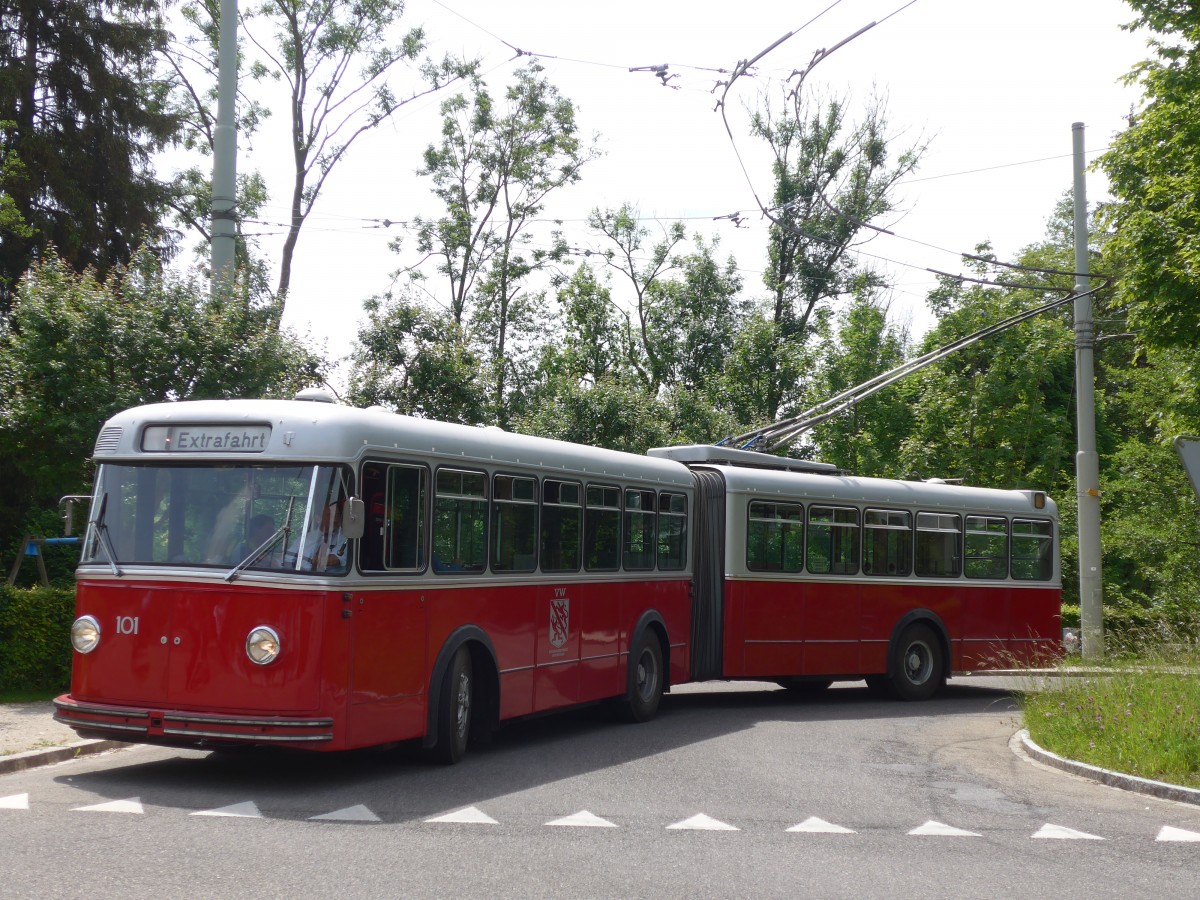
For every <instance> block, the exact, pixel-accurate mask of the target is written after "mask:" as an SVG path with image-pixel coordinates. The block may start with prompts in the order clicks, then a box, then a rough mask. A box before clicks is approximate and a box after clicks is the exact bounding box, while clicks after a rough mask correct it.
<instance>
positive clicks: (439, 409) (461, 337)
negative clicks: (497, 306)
mask: <svg viewBox="0 0 1200 900" xmlns="http://www.w3.org/2000/svg"><path fill="white" fill-rule="evenodd" d="M364 309H365V310H366V313H367V320H366V322H364V323H363V324H362V326H361V327H360V328H359V330H358V340H357V341H356V342H355V346H354V351H353V353H352V354H351V360H352V373H351V377H350V383H351V385H352V387H351V389H350V395H349V398H348V399H349V401H350V402H351V403H352V404H354V405H355V406H376V405H378V406H386V407H388V408H390V409H393V410H395V411H396V412H398V413H403V414H404V415H410V416H419V417H421V418H430V419H439V420H442V421H446V422H461V423H463V424H464V425H474V424H478V423H480V422H484V421H486V419H485V409H486V405H487V398H486V384H485V378H484V372H483V368H482V365H481V361H480V359H479V357H478V356H477V355H476V353H475V352H474V350H472V348H471V345H470V341H469V340H468V339H467V335H466V332H465V331H464V330H463V328H462V327H461V326H460V325H458V324H457V323H456V322H455V321H454V320H453V319H452V318H451V316H450V315H449V314H448V313H445V312H440V311H433V310H430V309H429V308H428V307H427V306H426V305H425V304H423V303H421V302H420V301H419V300H417V299H414V298H413V297H411V296H399V297H397V296H394V295H390V294H388V295H384V296H381V297H373V298H371V299H370V300H368V301H367V302H366V303H365V304H364Z"/></svg>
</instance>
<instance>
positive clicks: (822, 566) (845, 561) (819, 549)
mask: <svg viewBox="0 0 1200 900" xmlns="http://www.w3.org/2000/svg"><path fill="white" fill-rule="evenodd" d="M808 571H809V572H811V573H812V574H814V575H857V574H858V510H857V509H854V508H852V507H841V506H810V507H809V508H808Z"/></svg>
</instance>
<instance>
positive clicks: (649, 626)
mask: <svg viewBox="0 0 1200 900" xmlns="http://www.w3.org/2000/svg"><path fill="white" fill-rule="evenodd" d="M647 631H649V632H651V633H652V634H654V636H655V637H656V638H657V639H658V648H659V650H660V651H661V652H662V663H663V690H664V691H667V690H670V688H671V639H670V637H669V636H668V634H667V623H666V622H665V621H664V620H663V617H662V615H661V614H660V613H659V612H658V610H656V609H648V610H646V611H645V612H644V613H642V615H641V616H640V617H639V618H638V620H637V624H636V625H634V626H633V630H632V631H631V632H629V644H628V646H627V648H626V663H625V664H626V666H628V665H629V663H630V662H631V659H630V654H632V653H633V648H634V647H636V646H637V643H638V641H639V640H640V639H641V637H642V635H643V634H645V633H646V632H647Z"/></svg>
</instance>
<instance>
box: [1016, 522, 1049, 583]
mask: <svg viewBox="0 0 1200 900" xmlns="http://www.w3.org/2000/svg"><path fill="white" fill-rule="evenodd" d="M1053 528H1054V526H1053V525H1052V524H1051V523H1050V522H1048V521H1044V520H1041V519H1013V523H1012V577H1013V578H1016V579H1018V580H1019V581H1049V580H1050V579H1052V578H1053V577H1054V530H1053Z"/></svg>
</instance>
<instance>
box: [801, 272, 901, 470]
mask: <svg viewBox="0 0 1200 900" xmlns="http://www.w3.org/2000/svg"><path fill="white" fill-rule="evenodd" d="M864 287H867V286H866V285H865V284H864ZM908 344H909V341H908V331H907V329H906V328H898V327H896V326H894V325H892V324H891V323H889V322H888V306H887V304H885V303H882V302H881V301H880V300H879V299H878V298H877V297H876V296H874V295H873V294H872V293H871V292H870V291H869V289H868V290H865V291H862V292H860V293H858V294H856V296H855V298H854V302H853V304H852V305H851V306H850V308H849V309H848V310H846V311H845V313H843V314H842V315H840V316H838V322H837V334H836V336H835V338H834V340H832V341H830V342H829V343H828V344H827V345H826V348H825V351H824V354H823V359H822V360H821V367H820V377H819V383H820V392H821V393H822V394H823V395H824V396H825V397H834V396H836V395H838V394H840V393H842V392H843V391H845V390H847V389H849V388H851V387H854V386H855V385H859V384H863V383H864V382H866V381H869V380H870V379H871V378H874V377H875V376H876V375H880V374H882V373H884V372H887V371H888V370H890V369H893V368H895V367H896V366H898V365H900V364H901V363H903V362H904V360H905V358H906V357H907V355H908V349H909V346H908ZM910 394H911V390H910V389H909V388H908V386H906V385H903V384H898V385H894V386H891V387H889V388H885V389H884V390H883V391H881V392H880V393H878V394H876V395H875V396H873V397H868V398H867V399H866V400H863V401H862V402H860V403H856V404H855V405H854V406H852V407H851V408H850V409H849V410H848V411H847V412H846V413H845V414H843V415H841V416H838V417H836V418H834V419H831V420H830V421H828V422H826V423H824V424H823V425H820V426H818V427H817V428H816V429H815V434H814V440H815V443H816V445H817V447H818V450H819V453H818V455H819V456H820V458H821V459H822V460H824V461H825V462H831V463H834V464H835V465H837V466H839V467H841V468H843V469H846V470H848V471H850V472H853V473H854V474H856V475H873V476H883V477H894V476H896V475H897V474H898V472H897V471H896V469H895V463H896V461H897V460H896V447H898V446H899V445H900V444H901V443H902V442H903V441H904V439H905V438H906V437H907V436H908V435H909V433H910V432H911V429H912V424H913V423H912V413H911V408H910V405H909V403H910Z"/></svg>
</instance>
